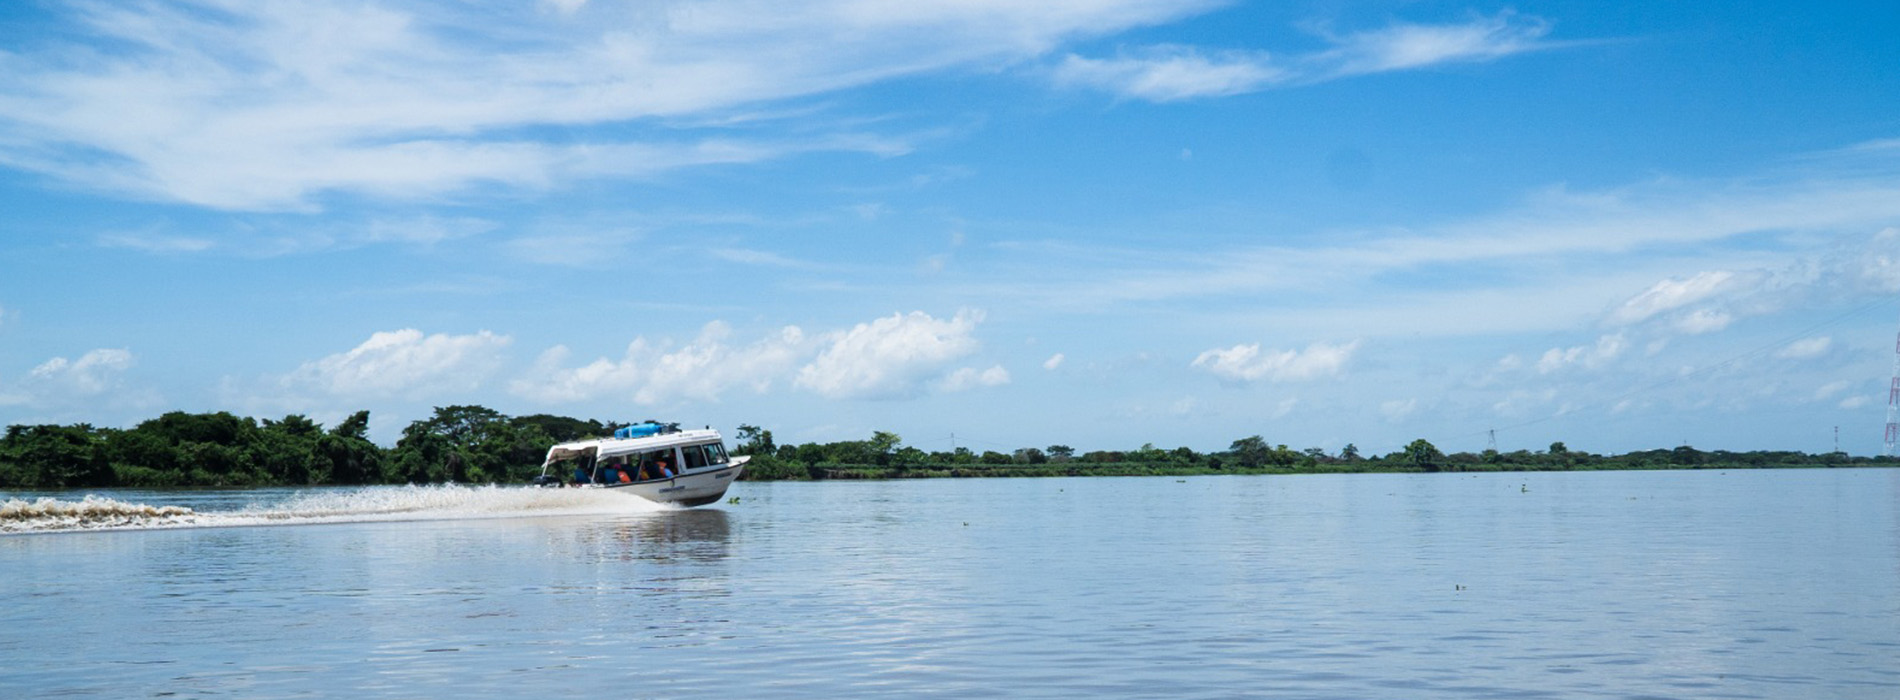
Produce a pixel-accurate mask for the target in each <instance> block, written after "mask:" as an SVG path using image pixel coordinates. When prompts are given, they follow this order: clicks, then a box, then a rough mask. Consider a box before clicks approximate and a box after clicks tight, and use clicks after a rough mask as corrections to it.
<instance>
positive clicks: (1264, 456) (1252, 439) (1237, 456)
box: [1227, 435, 1273, 469]
mask: <svg viewBox="0 0 1900 700" xmlns="http://www.w3.org/2000/svg"><path fill="white" fill-rule="evenodd" d="M1227 452H1228V453H1229V454H1231V455H1233V459H1234V462H1235V463H1236V464H1239V465H1240V466H1242V467H1245V468H1248V469H1259V468H1260V467H1262V466H1265V465H1266V463H1267V460H1268V458H1270V457H1271V456H1272V454H1273V448H1271V447H1268V446H1267V440H1266V438H1263V437H1260V436H1258V435H1249V436H1247V437H1244V438H1241V439H1239V440H1235V441H1234V443H1233V444H1232V445H1229V446H1227Z"/></svg>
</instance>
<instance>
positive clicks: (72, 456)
mask: <svg viewBox="0 0 1900 700" xmlns="http://www.w3.org/2000/svg"><path fill="white" fill-rule="evenodd" d="M114 476H115V475H114V474H113V471H112V465H111V463H110V462H108V461H107V460H106V449H105V441H104V440H103V439H101V438H100V436H99V435H98V433H97V431H95V430H93V427H92V426H90V425H85V424H80V425H73V426H64V425H32V426H26V425H11V426H7V434H6V438H5V439H3V440H0V486H24V487H39V488H47V487H50V488H75V487H83V486H111V485H112V484H113V482H114Z"/></svg>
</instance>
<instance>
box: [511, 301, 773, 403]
mask: <svg viewBox="0 0 1900 700" xmlns="http://www.w3.org/2000/svg"><path fill="white" fill-rule="evenodd" d="M731 335H732V329H731V328H730V327H729V326H727V325H726V324H724V323H722V322H719V321H714V322H712V323H708V324H706V326H705V328H704V329H702V330H701V331H700V334H699V337H698V338H696V339H694V340H693V341H692V342H691V343H688V344H686V345H684V346H682V347H679V348H671V347H668V346H666V345H664V344H662V345H657V346H656V345H654V344H652V343H649V342H648V341H647V340H646V339H645V338H635V339H634V341H633V342H632V343H630V344H628V346H627V352H626V354H625V355H624V356H622V357H621V358H620V359H619V360H609V359H607V358H600V359H597V360H595V361H593V362H591V363H588V364H586V365H581V366H579V367H566V366H565V362H566V360H567V357H568V355H569V354H570V351H569V350H568V349H567V347H565V346H555V347H553V348H549V349H548V350H547V351H546V352H543V353H542V354H541V357H540V358H539V359H538V360H536V361H535V363H534V367H533V368H532V369H530V370H529V372H528V373H527V375H526V376H524V377H522V378H520V379H517V380H515V381H513V382H511V383H510V384H509V391H510V392H512V393H514V394H515V395H517V396H521V397H524V398H529V399H533V400H536V401H541V402H545V403H562V402H571V401H581V400H589V399H600V398H607V397H617V396H628V397H631V399H632V400H633V402H634V403H636V404H639V405H642V406H653V405H659V404H665V403H668V402H672V401H677V400H680V399H697V400H702V401H718V400H719V399H720V398H721V397H722V396H723V395H724V394H725V392H727V391H729V390H731V389H732V388H734V387H742V388H748V389H751V390H753V391H755V392H763V391H766V390H768V389H770V388H771V386H772V384H773V383H774V382H775V381H778V380H779V379H781V378H783V377H784V376H785V375H786V374H787V373H788V372H789V371H790V368H791V367H792V366H793V365H795V364H796V363H797V362H798V359H799V358H800V357H801V356H802V355H803V354H804V352H805V348H806V346H807V343H806V339H805V333H804V331H802V330H800V329H799V328H798V327H797V326H786V327H784V328H782V329H780V330H779V331H778V332H777V333H776V334H774V335H771V336H769V337H766V338H762V339H760V340H758V341H756V342H753V343H752V344H750V345H745V346H734V345H731V344H729V343H728V342H727V340H728V339H729V338H730V337H731Z"/></svg>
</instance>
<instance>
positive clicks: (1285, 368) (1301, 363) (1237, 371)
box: [1193, 340, 1359, 382]
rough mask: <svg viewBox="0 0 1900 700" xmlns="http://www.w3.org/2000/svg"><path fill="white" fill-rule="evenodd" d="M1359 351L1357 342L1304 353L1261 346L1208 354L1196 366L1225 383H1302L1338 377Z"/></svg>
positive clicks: (1323, 345)
mask: <svg viewBox="0 0 1900 700" xmlns="http://www.w3.org/2000/svg"><path fill="white" fill-rule="evenodd" d="M1358 349H1359V341H1357V340H1355V341H1352V342H1349V343H1343V344H1340V345H1329V344H1326V343H1313V344H1312V345H1308V346H1307V347H1306V349H1305V350H1268V351H1265V352H1262V351H1261V350H1260V344H1259V343H1252V344H1247V345H1235V346H1233V347H1231V348H1225V349H1214V350H1208V351H1206V352H1203V353H1201V354H1200V356H1199V357H1196V358H1194V362H1193V366H1194V367H1196V368H1200V369H1205V370H1207V371H1208V372H1211V373H1213V374H1214V376H1217V377H1220V378H1222V379H1229V380H1235V381H1249V382H1251V381H1260V380H1266V381H1271V382H1285V381H1302V380H1310V379H1318V378H1321V377H1330V376H1334V375H1337V374H1339V373H1340V372H1341V371H1343V370H1344V369H1345V367H1346V363H1347V362H1348V361H1350V360H1351V359H1352V355H1353V353H1354V352H1355V351H1357V350H1358Z"/></svg>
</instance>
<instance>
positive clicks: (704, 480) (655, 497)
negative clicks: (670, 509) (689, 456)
mask: <svg viewBox="0 0 1900 700" xmlns="http://www.w3.org/2000/svg"><path fill="white" fill-rule="evenodd" d="M743 471H745V462H744V461H743V460H739V461H734V462H733V463H732V464H729V465H727V466H725V467H721V468H718V469H707V470H705V471H697V472H693V473H690V474H681V475H679V476H675V477H672V478H669V479H655V480H652V481H637V482H634V483H631V484H607V485H606V486H604V487H603V488H607V489H611V490H613V491H615V492H617V493H624V494H628V495H632V496H639V497H641V498H644V499H647V500H649V501H653V502H655V503H667V504H673V505H679V506H683V507H687V508H691V507H693V506H703V505H706V504H708V503H713V502H716V501H718V500H719V499H721V498H724V497H725V495H726V489H728V488H731V487H732V482H734V481H738V480H739V474H740V472H743Z"/></svg>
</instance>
